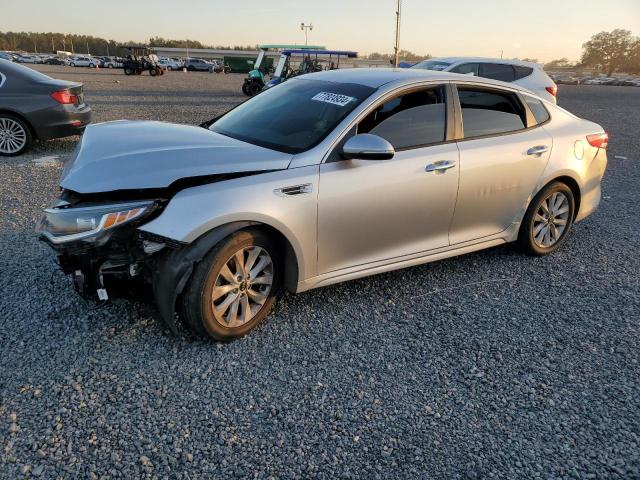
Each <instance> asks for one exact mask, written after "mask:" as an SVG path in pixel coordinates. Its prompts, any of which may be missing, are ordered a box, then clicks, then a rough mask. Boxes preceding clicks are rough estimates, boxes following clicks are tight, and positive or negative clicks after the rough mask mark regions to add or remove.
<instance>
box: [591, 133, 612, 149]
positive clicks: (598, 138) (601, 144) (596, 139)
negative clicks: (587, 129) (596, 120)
mask: <svg viewBox="0 0 640 480" xmlns="http://www.w3.org/2000/svg"><path fill="white" fill-rule="evenodd" d="M587 142H589V145H591V146H592V147H596V148H607V145H609V134H608V133H607V132H602V133H594V134H593V135H587Z"/></svg>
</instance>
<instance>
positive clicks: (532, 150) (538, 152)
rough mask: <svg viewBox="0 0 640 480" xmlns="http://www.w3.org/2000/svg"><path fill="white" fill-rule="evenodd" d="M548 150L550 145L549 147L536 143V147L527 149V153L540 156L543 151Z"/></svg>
mask: <svg viewBox="0 0 640 480" xmlns="http://www.w3.org/2000/svg"><path fill="white" fill-rule="evenodd" d="M548 151H549V147H547V146H546V145H536V146H535V147H531V148H530V149H529V150H527V155H531V156H533V157H540V156H541V155H542V154H543V153H545V152H548Z"/></svg>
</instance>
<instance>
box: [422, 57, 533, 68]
mask: <svg viewBox="0 0 640 480" xmlns="http://www.w3.org/2000/svg"><path fill="white" fill-rule="evenodd" d="M427 60H436V61H441V62H447V63H458V62H483V63H488V62H492V63H505V64H508V65H522V66H523V67H534V68H536V67H540V64H538V63H533V62H524V61H522V60H515V59H514V60H511V59H506V58H489V57H437V58H428V59H427Z"/></svg>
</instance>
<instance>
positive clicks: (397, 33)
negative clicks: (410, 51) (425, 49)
mask: <svg viewBox="0 0 640 480" xmlns="http://www.w3.org/2000/svg"><path fill="white" fill-rule="evenodd" d="M401 11H402V0H398V3H397V6H396V45H395V47H394V52H395V55H394V57H395V58H394V61H393V65H394V67H395V68H398V55H399V54H400V15H401Z"/></svg>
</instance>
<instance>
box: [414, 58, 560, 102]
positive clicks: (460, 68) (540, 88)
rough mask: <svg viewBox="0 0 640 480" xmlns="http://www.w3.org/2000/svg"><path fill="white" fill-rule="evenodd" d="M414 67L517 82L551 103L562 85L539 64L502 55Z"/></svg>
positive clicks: (432, 60) (425, 62)
mask: <svg viewBox="0 0 640 480" xmlns="http://www.w3.org/2000/svg"><path fill="white" fill-rule="evenodd" d="M411 68H422V69H425V70H436V71H439V72H451V73H461V74H463V75H473V76H476V77H484V78H491V79H492V80H500V81H502V82H508V83H515V84H516V85H520V86H521V87H524V88H526V89H527V90H530V91H532V92H533V93H535V94H536V95H538V96H540V97H542V98H544V99H545V100H549V101H550V102H551V103H557V99H556V96H557V93H558V87H557V86H556V84H555V82H554V81H553V80H552V79H551V77H550V76H549V75H547V72H545V71H544V70H543V68H542V66H541V65H539V64H537V63H531V62H522V61H520V60H503V59H500V58H480V57H444V58H430V59H428V60H423V61H422V62H419V63H416V64H415V65H413V66H412V67H411Z"/></svg>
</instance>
